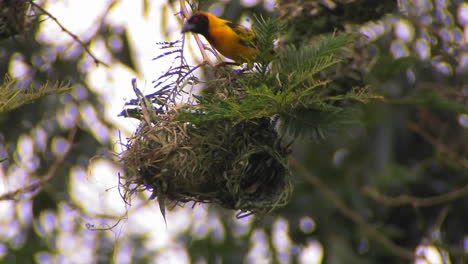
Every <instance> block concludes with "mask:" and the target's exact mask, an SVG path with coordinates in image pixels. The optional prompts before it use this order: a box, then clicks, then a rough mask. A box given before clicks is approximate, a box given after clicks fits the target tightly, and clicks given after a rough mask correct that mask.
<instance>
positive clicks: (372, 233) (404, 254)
mask: <svg viewBox="0 0 468 264" xmlns="http://www.w3.org/2000/svg"><path fill="white" fill-rule="evenodd" d="M290 164H291V165H292V166H293V167H295V168H296V169H297V171H298V172H299V173H300V174H302V176H303V177H304V178H305V179H306V180H307V181H308V182H310V183H311V184H312V185H314V186H315V187H316V188H317V189H318V190H319V191H320V192H321V193H322V194H323V196H324V198H325V199H327V200H328V201H330V202H331V203H332V204H333V206H335V207H336V208H337V209H338V210H339V211H340V212H341V213H342V214H343V215H344V216H345V217H347V218H349V219H350V220H351V221H352V222H354V223H355V224H357V225H359V226H361V227H362V228H363V229H364V230H365V231H366V232H367V234H368V235H369V237H370V238H371V239H373V240H374V241H376V242H378V243H380V244H381V245H382V246H383V247H384V248H385V249H386V250H387V251H388V252H390V253H392V254H394V255H395V256H398V257H400V258H403V259H408V260H413V258H414V256H413V251H412V250H409V249H406V248H404V247H401V246H399V245H397V244H395V243H393V241H391V240H390V239H389V238H387V237H386V236H385V235H383V234H381V233H380V232H379V231H378V230H377V229H376V228H375V227H373V226H372V225H371V224H369V223H367V221H366V220H365V219H364V217H362V216H361V215H360V214H359V213H357V212H356V211H354V210H352V209H351V208H350V207H348V206H347V205H346V204H345V203H344V202H343V200H342V199H341V198H340V197H339V196H338V195H337V194H336V193H335V192H333V191H332V190H331V189H330V188H329V187H328V186H327V185H326V184H324V183H323V182H322V180H320V178H318V177H317V176H315V175H313V174H311V173H310V172H309V171H307V170H306V168H304V166H303V165H302V164H300V163H299V162H298V161H297V160H295V159H293V158H291V160H290Z"/></svg>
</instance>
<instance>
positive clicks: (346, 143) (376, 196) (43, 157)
mask: <svg viewBox="0 0 468 264" xmlns="http://www.w3.org/2000/svg"><path fill="white" fill-rule="evenodd" d="M119 4H120V3H119V1H112V2H109V6H108V8H107V9H105V11H104V12H103V14H102V15H101V16H100V17H99V18H97V20H96V21H98V22H97V23H96V25H97V26H96V27H95V28H96V30H94V31H93V32H88V33H87V34H86V35H85V36H76V37H77V38H78V39H79V40H80V41H81V42H82V43H79V42H78V41H77V39H72V40H71V41H70V42H69V43H70V44H69V45H57V44H55V43H51V42H47V41H44V40H43V39H42V38H41V30H43V29H42V28H41V26H42V21H43V20H44V19H47V20H49V21H50V20H51V19H52V18H50V16H48V15H47V14H46V13H45V12H47V11H46V10H47V1H9V0H0V12H1V13H0V61H1V62H2V63H0V84H1V90H0V91H1V92H0V95H1V98H0V110H1V111H2V112H1V113H0V162H1V163H0V164H1V170H0V179H1V180H2V183H3V185H1V187H0V188H2V189H1V191H2V192H1V194H0V214H1V217H0V263H171V262H170V261H173V262H172V263H327V264H329V263H331V264H340V263H415V262H416V260H418V261H419V262H418V263H460V264H461V263H466V262H467V261H468V256H467V255H468V253H467V252H468V247H467V245H468V225H467V224H466V222H467V219H468V198H467V197H468V158H467V157H468V140H467V128H468V109H467V108H468V105H467V103H468V86H467V83H468V48H467V47H468V45H467V44H468V43H467V38H468V5H467V4H466V2H465V1H462V0H451V1H448V0H446V1H444V0H440V1H436V0H418V1H405V0H400V1H396V0H394V1H390V0H383V1H372V0H354V1H353V0H278V1H277V2H276V3H275V2H273V1H267V0H265V1H262V0H256V1H237V0H233V1H210V0H205V1H199V8H200V9H202V10H209V11H212V12H213V13H215V14H217V15H220V16H222V17H224V18H226V19H230V20H233V21H240V22H242V21H244V18H245V16H252V15H253V14H263V15H264V16H279V17H280V18H281V20H282V21H283V22H284V23H285V25H286V27H285V31H284V35H283V36H282V38H281V39H280V40H279V42H278V48H281V47H282V46H283V45H290V44H292V45H295V46H298V47H300V46H302V45H305V44H307V43H310V42H313V41H315V40H316V39H317V37H318V36H320V34H324V33H332V32H337V31H338V32H339V31H346V32H360V33H361V34H362V37H361V38H360V39H358V40H357V41H356V42H355V43H354V45H353V46H352V47H350V48H349V52H347V53H346V54H345V58H346V61H345V62H344V63H342V64H340V66H339V67H335V68H334V69H333V70H330V71H327V72H324V73H323V74H324V76H325V77H326V78H327V79H331V80H332V82H331V83H330V84H329V89H330V91H331V92H333V93H336V94H342V93H345V92H347V91H349V90H350V89H352V88H353V87H357V86H360V87H364V86H368V87H369V89H370V90H371V91H372V92H373V93H376V94H380V95H382V96H384V99H383V100H379V101H374V102H371V103H368V104H366V105H362V106H361V109H360V110H361V113H362V120H361V121H362V122H361V123H362V124H361V125H360V126H357V127H356V126H353V127H349V128H346V129H342V130H340V131H337V132H335V133H330V134H323V137H322V138H321V139H319V140H317V139H310V138H298V139H296V141H295V144H294V145H293V155H292V157H291V166H292V168H293V170H294V181H295V191H294V195H293V197H292V200H291V202H290V204H289V205H288V206H286V207H284V208H282V209H280V210H277V211H274V212H272V213H271V214H270V215H268V216H265V217H262V218H255V217H249V218H247V219H241V220H237V219H235V218H234V214H235V212H229V211H226V210H222V209H219V208H216V207H202V206H199V205H197V206H196V207H195V208H194V209H192V208H191V207H190V206H186V207H185V208H176V209H175V210H173V211H171V212H168V219H170V220H171V219H172V221H169V222H168V228H167V229H165V227H164V226H155V225H153V226H152V225H151V224H150V223H145V222H144V221H142V220H141V222H131V221H130V220H129V221H128V222H125V221H124V222H122V223H119V222H117V223H118V225H117V226H116V227H114V228H113V229H112V230H110V231H97V230H94V229H95V228H99V227H102V226H104V227H106V226H109V225H112V224H114V223H115V222H116V221H118V220H119V219H120V218H121V215H120V214H107V213H104V212H100V211H99V210H97V211H96V210H95V211H92V210H91V209H90V208H91V207H92V206H91V205H90V203H85V202H83V201H84V200H85V197H80V196H79V194H80V193H79V192H76V191H74V188H76V185H79V184H82V181H80V179H82V178H87V176H86V170H87V168H88V166H89V165H90V161H92V160H93V158H96V157H99V158H100V159H103V160H105V161H106V162H108V163H109V164H111V165H112V164H114V165H115V166H117V165H118V164H115V159H114V153H115V144H114V141H115V138H114V137H115V133H113V132H114V131H115V130H116V129H117V127H116V125H115V124H113V123H112V122H110V121H109V120H108V118H106V116H104V115H103V113H104V101H105V96H104V95H103V94H100V93H99V92H97V91H96V89H93V87H91V85H90V83H89V81H88V75H89V74H90V71H89V69H90V68H91V65H94V64H97V65H99V67H106V65H111V66H110V67H112V65H116V64H122V65H125V66H126V67H127V68H129V69H132V70H133V71H134V72H135V73H136V74H137V73H138V72H139V71H140V70H141V69H138V66H137V63H136V62H135V58H134V55H133V54H135V51H134V50H132V44H131V43H132V40H131V39H129V37H128V36H129V35H128V32H127V29H124V28H121V27H118V26H116V25H113V24H112V22H111V21H110V20H108V19H106V17H107V14H108V13H109V12H112V9H113V8H115V7H116V6H118V5H119ZM141 4H142V5H143V7H144V8H143V9H142V10H143V11H142V14H141V15H142V16H148V14H149V13H150V12H151V9H150V5H151V3H150V1H147V0H146V1H142V3H141ZM178 5H179V1H174V0H172V1H168V2H166V3H164V4H163V5H162V7H161V8H162V13H161V14H162V15H161V17H160V19H161V21H157V23H158V24H159V25H160V26H161V32H163V33H167V34H166V38H168V37H170V36H171V35H170V34H169V33H168V32H170V31H169V30H168V29H170V28H172V30H175V31H178V26H179V25H176V24H170V23H168V18H169V17H171V16H173V14H175V13H177V12H178V11H179V6H178ZM12 10H14V12H12ZM59 23H60V21H59ZM174 28H175V29H174ZM63 34H67V32H66V30H63ZM164 40H170V41H173V40H174V39H164ZM97 43H105V44H104V47H105V48H104V49H105V50H106V54H107V55H106V56H105V62H103V61H101V59H100V57H99V56H94V55H93V56H91V55H92V53H90V51H89V50H87V49H86V48H85V47H87V46H93V45H95V44H97ZM155 49H157V46H155ZM162 70H164V69H162ZM154 79H157V76H154ZM128 86H129V85H128V84H122V87H116V89H125V88H127V89H128ZM31 93H33V94H36V95H37V96H36V97H30V94H31ZM32 99H35V100H33V101H31V100H32ZM13 101H14V102H28V104H25V105H22V106H20V104H17V105H15V106H14V107H6V106H7V105H8V104H9V102H13ZM117 175H118V170H116V171H115V174H114V176H115V185H117V181H118V178H117ZM105 191H106V190H104V189H101V190H99V192H102V193H104V192H105ZM137 199H139V200H141V202H140V203H138V202H136V201H135V202H134V203H133V204H132V207H130V209H129V210H130V211H129V212H128V218H129V219H130V218H132V217H133V215H135V216H134V218H137V214H139V216H140V217H141V216H142V217H143V218H144V216H145V214H148V212H144V211H145V210H152V211H154V212H156V213H158V209H157V207H155V205H154V204H155V203H154V202H152V203H151V206H149V205H148V202H144V200H145V197H137ZM114 202H115V203H117V200H114ZM119 202H121V201H119ZM139 211H143V213H142V212H139ZM183 218H186V219H187V221H189V222H182V223H180V221H183V220H182V219H183ZM132 223H133V224H135V223H139V224H140V225H138V226H137V227H131V225H132ZM161 223H162V222H161ZM146 225H149V228H150V230H153V232H154V233H151V232H149V231H148V232H141V230H146V229H145V228H144V227H145V226H146ZM122 226H123V227H122ZM171 226H172V227H171ZM122 228H124V229H129V230H130V229H132V230H131V231H126V232H123V231H122V232H121V231H119V230H121V229H122ZM138 229H140V232H139V231H138ZM157 230H159V231H157ZM165 233H170V235H165ZM166 236H170V237H171V238H170V239H168V238H167V237H166ZM158 239H159V240H164V241H166V244H165V246H161V245H159V244H158V243H159V242H155V241H158ZM154 243H156V244H158V246H151V245H153V244H154ZM428 249H430V250H432V251H429V250H428ZM77 252H78V253H79V254H77ZM429 252H432V253H435V254H433V255H435V256H436V257H437V256H438V257H439V259H437V258H435V259H434V258H431V259H429V258H428V257H427V256H429V255H430V254H429ZM424 261H426V262H424ZM437 261H439V262H437Z"/></svg>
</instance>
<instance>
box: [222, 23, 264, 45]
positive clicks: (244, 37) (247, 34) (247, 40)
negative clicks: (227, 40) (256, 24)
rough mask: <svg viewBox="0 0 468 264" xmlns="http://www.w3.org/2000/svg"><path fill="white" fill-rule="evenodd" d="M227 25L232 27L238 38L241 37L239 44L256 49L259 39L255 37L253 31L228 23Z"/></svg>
mask: <svg viewBox="0 0 468 264" xmlns="http://www.w3.org/2000/svg"><path fill="white" fill-rule="evenodd" d="M226 25H227V26H228V27H230V28H231V29H232V30H233V31H234V33H236V34H237V36H239V42H240V43H241V44H242V45H244V46H247V47H255V42H256V39H257V38H256V37H255V33H254V32H253V31H252V30H250V29H247V28H245V27H244V26H242V25H239V24H236V23H232V22H228V23H226Z"/></svg>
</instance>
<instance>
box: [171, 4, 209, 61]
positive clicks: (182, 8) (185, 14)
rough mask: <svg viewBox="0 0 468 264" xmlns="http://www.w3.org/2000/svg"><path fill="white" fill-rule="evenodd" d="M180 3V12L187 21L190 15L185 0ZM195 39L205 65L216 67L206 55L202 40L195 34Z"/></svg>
mask: <svg viewBox="0 0 468 264" xmlns="http://www.w3.org/2000/svg"><path fill="white" fill-rule="evenodd" d="M179 3H180V11H181V12H182V16H183V17H184V18H185V20H187V19H189V17H190V14H189V12H188V10H187V7H186V6H185V0H179ZM193 37H194V38H195V41H196V42H197V45H198V48H199V49H200V52H201V54H202V57H203V63H206V64H208V65H210V66H213V67H214V66H215V64H214V63H213V62H212V61H211V60H210V58H209V57H208V55H206V51H205V46H204V45H203V42H202V41H201V40H200V37H198V35H197V34H193Z"/></svg>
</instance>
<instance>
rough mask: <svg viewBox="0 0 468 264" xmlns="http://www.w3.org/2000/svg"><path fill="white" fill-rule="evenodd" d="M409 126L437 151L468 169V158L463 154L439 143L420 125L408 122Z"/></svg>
mask: <svg viewBox="0 0 468 264" xmlns="http://www.w3.org/2000/svg"><path fill="white" fill-rule="evenodd" d="M409 128H410V129H411V130H412V131H413V132H415V133H417V134H419V135H420V136H421V137H422V138H424V139H425V140H426V141H427V142H429V144H431V145H432V147H433V148H434V149H435V150H436V151H437V152H439V153H442V154H445V155H447V157H449V158H450V159H451V160H453V161H455V162H457V163H458V164H459V165H460V166H462V167H463V168H465V169H468V159H466V158H464V157H463V156H461V155H459V154H457V153H456V152H454V151H453V150H452V149H451V148H450V147H448V146H447V145H446V144H443V143H440V142H439V141H438V140H437V139H436V138H435V137H434V136H432V135H431V134H430V133H428V132H427V131H426V130H424V129H423V128H421V126H420V125H418V124H415V123H410V124H409Z"/></svg>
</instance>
